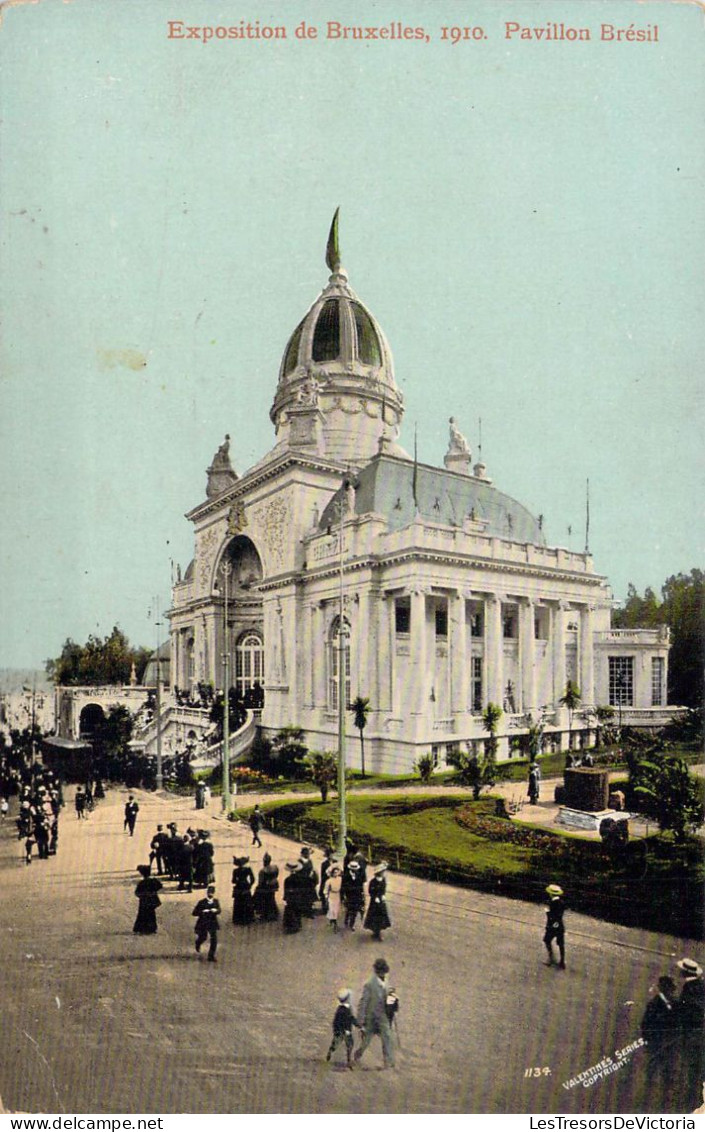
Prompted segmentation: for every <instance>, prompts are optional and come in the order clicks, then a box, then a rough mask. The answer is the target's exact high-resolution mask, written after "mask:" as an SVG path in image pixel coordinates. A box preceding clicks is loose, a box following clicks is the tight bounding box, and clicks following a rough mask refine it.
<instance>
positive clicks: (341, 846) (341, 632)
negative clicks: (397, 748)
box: [338, 480, 348, 859]
mask: <svg viewBox="0 0 705 1132" xmlns="http://www.w3.org/2000/svg"><path fill="white" fill-rule="evenodd" d="M347 485H348V481H347V480H344V481H343V494H342V495H341V498H340V507H339V511H340V531H339V533H338V539H339V543H338V599H339V608H338V853H339V854H340V856H341V859H342V858H343V857H344V856H345V853H346V851H347V846H346V840H347V834H348V820H347V812H346V798H345V710H346V707H347V704H346V702H345V675H346V664H345V659H346V658H345V652H346V638H347V636H348V633H347V629H346V626H345V585H344V580H343V572H344V559H343V525H344V522H345V492H346V488H347Z"/></svg>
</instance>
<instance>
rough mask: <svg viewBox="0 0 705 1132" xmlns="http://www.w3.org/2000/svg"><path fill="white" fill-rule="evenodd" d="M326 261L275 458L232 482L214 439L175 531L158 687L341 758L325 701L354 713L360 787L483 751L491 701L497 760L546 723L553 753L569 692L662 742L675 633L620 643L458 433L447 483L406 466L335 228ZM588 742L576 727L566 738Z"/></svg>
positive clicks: (394, 400)
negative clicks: (356, 705) (373, 773)
mask: <svg viewBox="0 0 705 1132" xmlns="http://www.w3.org/2000/svg"><path fill="white" fill-rule="evenodd" d="M327 262H328V266H329V268H330V271H331V274H330V278H329V281H328V284H327V286H326V287H325V288H324V290H323V291H322V293H321V294H320V295H319V297H318V298H317V299H316V301H315V302H314V303H313V305H312V306H311V308H310V309H309V311H308V312H307V314H306V315H305V317H304V318H303V319H302V321H301V322H300V323H299V325H298V326H297V327H296V329H295V330H294V332H293V334H292V335H291V337H290V339H289V341H288V343H287V346H286V348H285V350H284V354H283V359H282V363H281V367H280V372H279V379H278V383H277V386H276V391H275V395H274V401H273V404H272V408H271V412H270V417H271V420H272V423H273V425H274V429H275V432H276V441H275V444H274V446H273V447H272V449H271V451H269V452H268V453H267V454H266V455H265V456H264V458H263V459H262V460H260V461H259V462H258V463H257V464H255V465H254V467H252V468H250V469H249V470H248V471H247V472H246V473H244V474H243V475H241V476H239V475H238V474H237V473H236V472H235V471H234V470H233V467H232V464H231V460H230V450H229V447H230V438H229V437H226V439H225V442H224V443H223V445H221V447H220V448H219V449H218V452H217V453H216V455H215V457H214V459H213V461H212V462H211V465H210V467H209V468H208V470H207V477H208V478H207V487H206V497H205V499H204V501H203V502H202V503H201V504H200V505H199V506H197V507H196V508H194V509H193V510H192V511H190V512H189V514H188V516H187V518H188V519H189V520H190V521H191V523H192V524H193V527H194V537H195V554H194V558H193V561H192V562H191V564H190V565H189V567H188V569H187V570H186V572H185V574H184V576H183V578H179V580H178V581H177V583H176V585H175V586H174V589H173V601H172V609H171V610H170V613H169V618H170V624H171V679H172V684H173V685H174V686H175V687H176V688H178V689H181V691H182V692H187V693H188V692H189V691H191V690H193V689H194V688H195V687H196V686H197V685H199V684H211V685H213V686H214V687H215V688H222V687H224V686H225V684H226V682H227V683H228V684H229V685H233V686H235V687H236V688H237V689H238V690H239V691H240V692H241V693H242V694H243V695H248V694H249V695H251V696H252V690H253V689H255V690H256V692H257V694H258V695H260V694H261V693H260V689H263V690H264V704H263V707H262V711H261V726H262V728H263V729H264V730H265V732H266V733H269V734H272V733H274V732H276V731H277V730H278V729H279V728H281V727H284V726H287V725H295V726H298V727H301V728H303V730H304V731H305V733H306V741H307V743H308V746H309V747H310V748H312V749H317V750H324V749H334V748H335V747H336V745H337V729H338V697H339V695H341V693H342V694H343V695H344V696H345V701H346V704H347V703H349V702H350V701H351V700H353V699H355V698H356V697H357V696H362V697H365V698H367V699H368V700H369V702H370V714H369V719H368V723H367V727H366V730H365V747H366V752H367V753H368V756H369V757H368V759H367V760H366V761H367V766H368V769H370V770H380V771H387V772H400V771H404V770H407V769H409V768H410V767H411V766H412V765H413V763H414V761H415V760H416V759H417V758H418V756H419V754H421V753H426V752H428V751H430V750H432V751H434V753H436V754H437V755H438V756H439V759H442V758H443V756H445V755H447V754H448V753H449V752H450V751H452V750H453V749H456V750H457V749H459V748H460V749H465V748H472V747H473V745H477V744H478V743H481V742H482V740H483V737H486V732H485V731H484V728H483V724H482V712H483V710H484V708H485V707H486V706H487V704H488V703H490V702H491V703H495V704H498V705H500V706H501V707H502V708H503V713H504V714H503V716H502V720H501V722H500V726H499V732H500V734H501V736H502V746H501V748H500V749H501V750H502V751H503V752H504V753H506V752H507V748H508V745H509V744H510V741H511V739H512V738H516V737H517V736H519V735H520V734H521V733H522V732H526V730H527V729H528V727H529V726H530V725H531V724H532V722H533V723H536V722H537V721H539V720H541V721H542V723H543V724H544V725H545V728H546V735H547V736H549V737H550V736H551V735H553V736H554V738H555V740H556V741H558V739H559V737H560V735H561V734H562V733H563V732H565V731H566V730H567V726H568V722H567V713H566V711H565V709H564V708H563V707H562V706H561V704H560V699H561V697H562V696H563V695H564V693H565V690H566V683H567V681H568V680H571V681H573V683H574V684H576V685H577V686H578V687H579V689H580V694H581V700H582V706H583V709H593V708H595V707H596V706H598V705H607V704H610V703H611V704H613V705H614V706H615V709H616V710H619V713H620V717H621V718H622V722H637V721H638V722H640V723H641V724H642V725H644V724H645V725H655V724H662V723H663V722H665V720H666V719H667V718H668V717H669V712H668V709H667V705H666V687H667V668H668V647H669V644H668V634H667V632H664V633H663V634H661V633H658V632H654V631H648V630H645V631H634V630H631V631H629V632H626V631H623V632H620V631H616V630H612V628H611V624H610V614H611V607H612V600H611V593H610V590H609V587H608V585H607V582H606V579H605V578H604V577H603V576H601V575H600V574H597V573H596V572H595V569H594V566H593V561H592V558H591V556H590V555H589V554H577V553H574V552H572V551H569V550H566V549H564V548H561V547H552V546H549V545H548V544H547V542H546V538H545V535H544V531H543V523H542V520H541V518H540V517H539V518H535V517H534V516H533V515H531V514H530V513H529V512H528V511H527V509H526V508H525V507H523V506H522V505H521V504H520V503H518V502H517V501H516V500H514V499H512V498H511V497H509V496H508V495H506V494H504V493H503V492H502V491H500V490H499V488H497V487H496V486H495V485H494V484H493V482H492V480H491V479H490V478H489V476H488V473H487V469H486V467H485V466H484V465H483V464H482V462H481V460H479V461H478V462H476V463H475V464H474V465H473V464H472V457H471V452H470V449H469V446H468V444H467V442H466V440H465V438H464V437H463V435H462V433H461V432H460V431H459V429H458V426H457V424H456V421H455V420H454V418H451V419H450V427H449V441H448V451H447V453H446V456H445V459H444V467H442V468H440V467H432V466H430V465H427V464H423V463H419V462H418V461H417V460H416V459H413V458H411V457H410V455H409V454H408V453H407V452H406V451H405V450H404V449H403V448H401V447H400V445H399V443H398V435H399V430H400V425H401V420H402V416H403V400H402V396H401V393H400V391H399V388H398V387H397V384H396V382H395V379H394V369H393V361H392V355H391V351H390V349H389V346H388V344H387V341H386V339H385V337H384V334H383V333H382V330H381V328H380V327H379V325H378V323H377V321H376V320H375V318H374V317H373V316H372V314H371V313H370V312H369V311H368V310H367V308H366V307H365V306H364V305H363V304H362V303H361V302H360V300H359V299H358V298H357V296H356V295H355V293H354V292H353V290H352V289H351V287H350V285H349V282H348V277H347V275H346V273H345V271H344V270H343V268H342V267H341V266H340V262H339V257H338V253H337V233H336V231H335V224H334V229H333V230H332V232H331V238H330V240H329V247H328V255H327ZM341 629H342V635H341ZM225 658H227V669H226V667H225ZM637 717H638V718H637ZM346 718H347V724H348V731H349V735H350V740H351V741H350V743H349V744H348V751H349V760H348V761H349V762H350V763H351V765H354V764H355V763H356V762H357V760H358V758H359V754H358V749H359V744H358V743H356V742H354V741H353V740H354V739H355V737H356V736H357V732H356V731H355V729H354V725H353V717H352V715H351V714H350V713H349V712H347V713H346ZM590 726H591V720H590V714H589V710H583V712H582V713H578V715H577V716H576V719H575V722H574V729H575V731H576V733H577V734H580V733H581V732H583V733H585V732H588V731H589V729H590Z"/></svg>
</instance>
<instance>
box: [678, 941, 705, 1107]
mask: <svg viewBox="0 0 705 1132" xmlns="http://www.w3.org/2000/svg"><path fill="white" fill-rule="evenodd" d="M676 966H677V967H678V970H679V971H680V973H681V976H682V978H683V986H682V987H681V993H680V997H679V999H678V1003H677V1008H678V1022H679V1026H680V1032H681V1051H682V1055H683V1076H684V1081H683V1085H684V1088H685V1097H684V1100H683V1103H684V1105H685V1108H686V1110H687V1111H692V1110H693V1109H694V1108H696V1107H697V1106H698V1105H699V1104H700V1091H701V1088H702V1083H703V1080H704V1079H705V1043H704V1042H703V1024H704V1023H705V982H703V969H702V967H701V966H700V964H699V963H696V962H695V960H694V959H681V960H679V962H678V963H677V964H676Z"/></svg>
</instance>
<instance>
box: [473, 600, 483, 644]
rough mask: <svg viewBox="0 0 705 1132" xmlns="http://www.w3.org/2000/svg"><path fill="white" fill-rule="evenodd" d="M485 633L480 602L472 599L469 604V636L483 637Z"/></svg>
mask: <svg viewBox="0 0 705 1132" xmlns="http://www.w3.org/2000/svg"><path fill="white" fill-rule="evenodd" d="M484 634H485V622H484V617H483V609H482V604H481V602H476V601H474V602H473V603H472V605H471V606H470V636H471V637H483V636H484Z"/></svg>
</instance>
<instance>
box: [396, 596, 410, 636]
mask: <svg viewBox="0 0 705 1132" xmlns="http://www.w3.org/2000/svg"><path fill="white" fill-rule="evenodd" d="M394 629H395V632H396V633H406V634H407V635H408V634H409V633H410V632H411V605H410V603H409V602H407V601H395V602H394Z"/></svg>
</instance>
